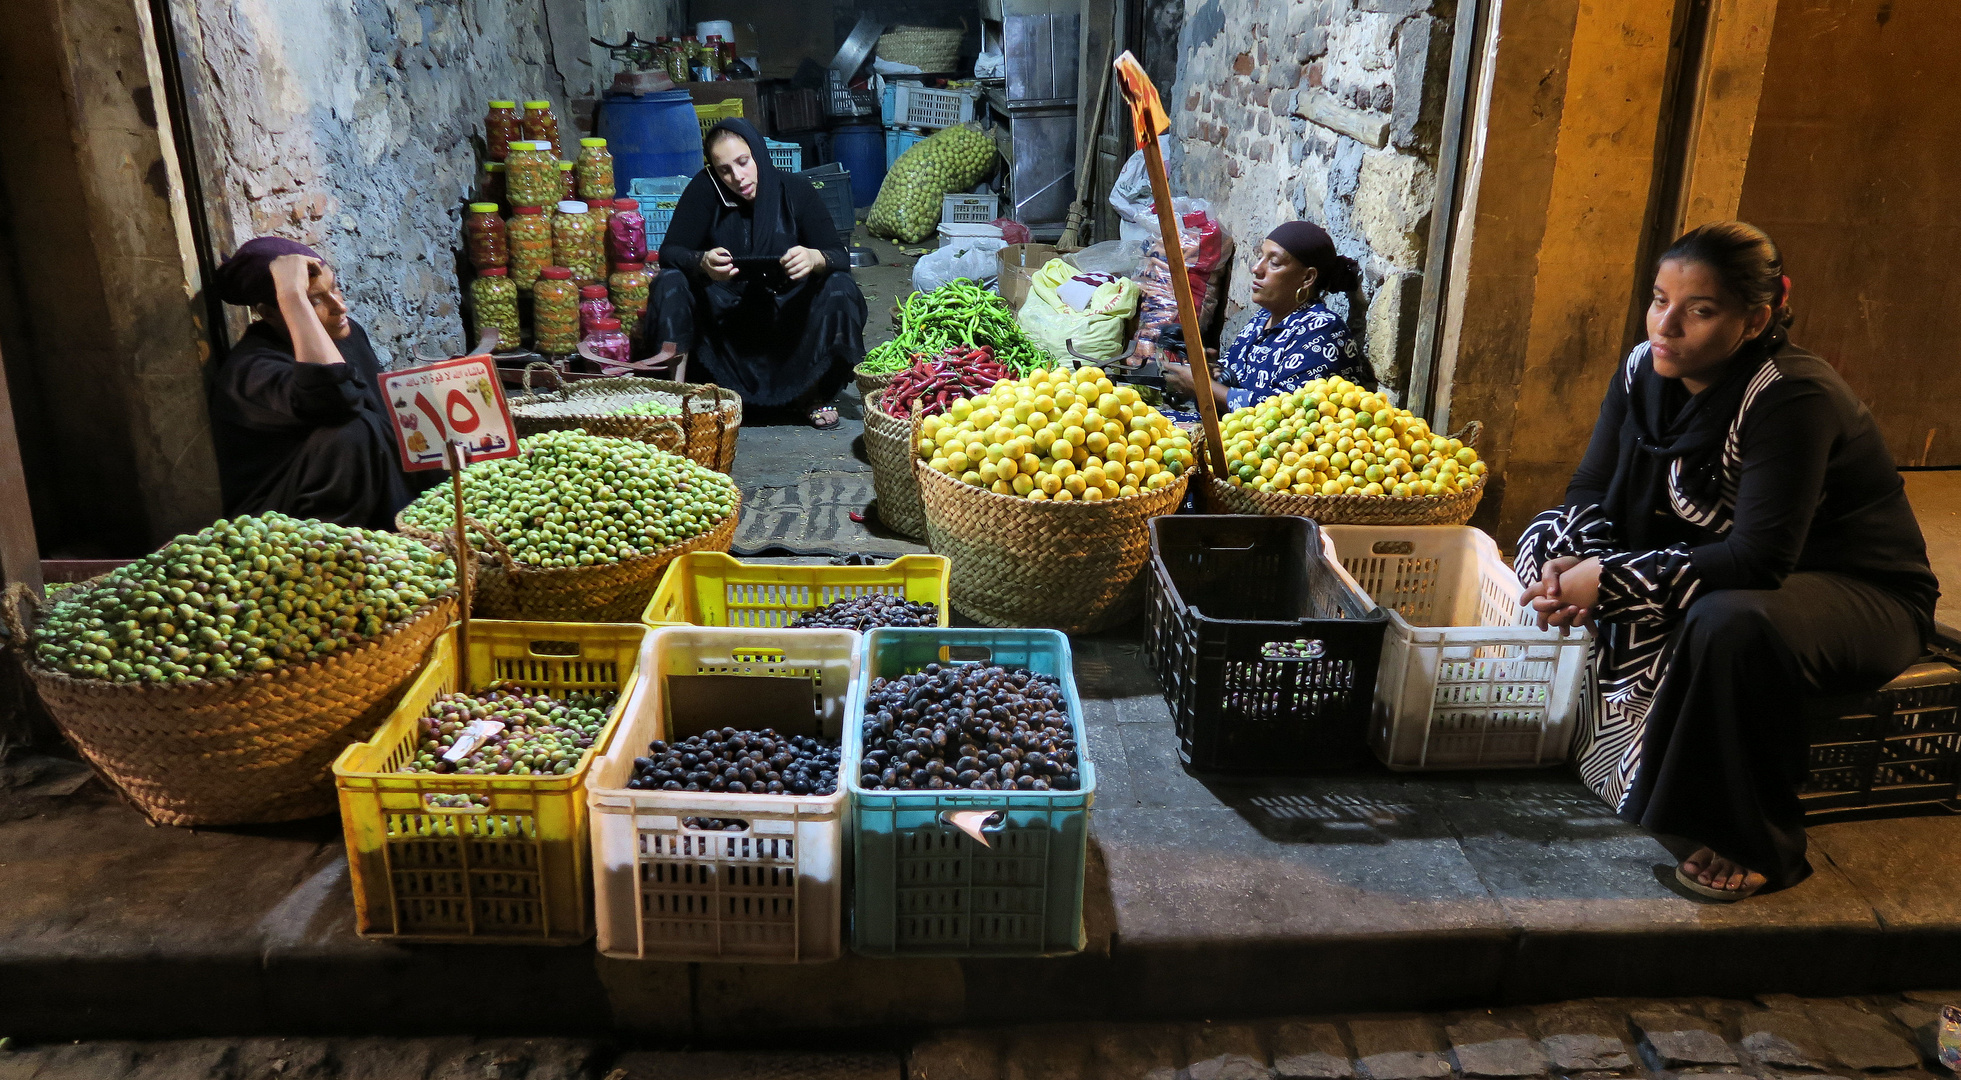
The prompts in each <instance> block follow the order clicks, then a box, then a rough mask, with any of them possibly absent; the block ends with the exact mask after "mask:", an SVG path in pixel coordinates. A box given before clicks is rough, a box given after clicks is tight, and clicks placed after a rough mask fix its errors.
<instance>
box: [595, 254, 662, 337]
mask: <svg viewBox="0 0 1961 1080" xmlns="http://www.w3.org/2000/svg"><path fill="white" fill-rule="evenodd" d="M606 285H607V292H609V293H611V294H612V298H613V307H614V308H615V309H616V314H618V315H619V317H620V322H621V323H622V324H624V325H626V326H629V327H636V326H639V325H640V316H641V314H642V313H644V312H645V311H646V310H647V297H648V294H650V293H651V292H653V285H654V278H653V275H652V274H649V273H648V272H647V268H646V266H645V265H643V264H641V263H633V262H629V263H617V264H615V265H614V267H613V274H612V276H611V277H609V278H607V279H606Z"/></svg>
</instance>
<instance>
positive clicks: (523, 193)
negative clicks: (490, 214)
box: [504, 140, 564, 206]
mask: <svg viewBox="0 0 1961 1080" xmlns="http://www.w3.org/2000/svg"><path fill="white" fill-rule="evenodd" d="M504 165H505V169H504V188H505V191H506V192H507V194H508V196H509V198H510V200H511V203H512V205H515V206H550V205H551V204H553V203H555V202H557V201H558V196H559V193H560V192H561V191H563V190H564V186H563V184H562V183H561V182H560V180H559V179H558V162H556V161H554V160H553V159H552V156H551V152H550V151H547V150H544V149H541V148H540V144H538V143H534V142H530V141H528V140H527V141H519V142H514V143H512V144H511V156H510V157H509V158H508V159H507V160H506V161H505V162H504Z"/></svg>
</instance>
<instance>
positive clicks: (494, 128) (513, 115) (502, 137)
mask: <svg viewBox="0 0 1961 1080" xmlns="http://www.w3.org/2000/svg"><path fill="white" fill-rule="evenodd" d="M522 138H524V121H523V120H522V119H521V118H520V117H519V116H518V111H517V102H515V101H493V102H491V103H490V111H489V112H488V113H486V114H484V118H483V143H484V151H485V153H486V154H487V155H488V156H489V158H490V160H492V161H502V160H504V159H505V158H506V157H509V156H510V153H511V140H512V139H522Z"/></svg>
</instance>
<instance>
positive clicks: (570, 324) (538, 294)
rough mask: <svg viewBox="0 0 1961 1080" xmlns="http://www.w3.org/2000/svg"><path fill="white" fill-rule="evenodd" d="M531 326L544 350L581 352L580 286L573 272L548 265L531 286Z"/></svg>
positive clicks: (542, 351)
mask: <svg viewBox="0 0 1961 1080" xmlns="http://www.w3.org/2000/svg"><path fill="white" fill-rule="evenodd" d="M531 328H532V331H533V333H534V335H535V337H534V342H533V343H534V344H535V345H536V347H537V349H538V351H539V352H541V353H554V354H557V355H560V356H563V355H565V354H567V353H575V352H578V351H579V287H578V286H577V285H575V284H573V282H572V271H570V270H568V269H566V268H565V267H563V266H547V267H545V269H544V272H543V273H541V274H539V275H538V282H537V284H535V285H533V286H531Z"/></svg>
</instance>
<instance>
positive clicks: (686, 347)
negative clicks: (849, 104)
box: [634, 120, 865, 407]
mask: <svg viewBox="0 0 1961 1080" xmlns="http://www.w3.org/2000/svg"><path fill="white" fill-rule="evenodd" d="M720 130H728V131H734V132H735V133H736V134H738V135H741V136H742V137H743V138H744V139H746V140H748V143H749V147H750V152H751V153H752V154H753V155H754V156H755V160H756V174H757V176H756V198H755V200H754V201H753V202H747V203H745V202H743V201H742V200H741V199H739V198H737V197H736V196H735V195H734V194H732V193H731V192H729V190H728V189H727V188H725V187H723V186H722V184H721V182H720V181H719V180H717V179H715V177H714V176H713V175H712V174H711V173H710V172H709V170H707V169H703V170H702V171H701V172H700V173H698V174H696V176H695V178H694V179H693V180H692V181H690V182H689V184H688V187H687V190H685V191H684V192H682V194H681V201H680V203H679V205H677V206H676V207H675V208H674V217H673V219H672V220H671V221H670V222H669V223H668V227H667V235H666V237H665V238H664V239H663V240H662V242H661V246H660V262H661V267H662V270H661V274H660V276H659V277H658V278H657V279H656V280H655V282H654V288H653V293H652V296H651V297H650V298H649V301H648V305H647V311H646V314H645V315H643V316H642V317H641V322H640V326H639V329H638V332H637V333H636V334H635V335H634V340H635V348H634V356H635V358H636V359H644V358H646V357H648V356H651V355H653V354H654V353H655V352H657V351H659V349H660V347H661V344H662V343H663V342H668V341H671V342H674V343H675V344H676V345H677V346H678V347H679V348H680V349H681V351H683V352H685V353H687V354H688V357H689V371H690V375H689V377H690V378H691V379H692V380H693V381H695V382H703V381H709V380H712V381H714V382H715V383H716V384H718V385H721V386H725V387H728V388H729V389H731V390H734V391H736V392H737V393H739V394H741V395H742V400H743V402H744V403H745V404H749V405H757V406H765V407H767V406H778V405H791V404H796V405H804V406H808V405H815V404H820V403H822V402H825V401H829V400H830V399H831V397H832V396H833V395H835V394H836V393H837V392H838V390H839V389H841V388H842V387H843V386H844V384H845V383H846V382H847V381H849V380H850V377H851V368H852V367H853V366H854V365H856V364H857V363H858V362H859V361H860V360H863V359H864V356H865V297H864V294H863V293H861V292H859V291H858V283H857V282H855V281H853V280H852V279H851V257H850V253H849V251H848V250H847V248H846V246H845V241H843V240H841V239H840V238H839V237H838V234H837V228H836V226H835V225H833V224H832V222H831V215H830V212H829V211H828V210H827V209H825V207H824V203H823V201H822V199H820V198H819V197H818V195H817V190H816V189H815V188H813V187H811V186H810V182H809V181H807V180H805V179H803V178H802V177H800V176H797V175H796V174H794V173H785V172H781V171H779V170H778V169H776V168H775V167H774V166H773V165H771V164H770V161H769V149H768V147H767V146H766V145H765V144H764V142H763V137H762V136H761V135H759V134H757V133H756V130H755V129H754V128H752V127H750V126H749V124H748V123H746V122H745V121H741V120H724V121H723V122H721V123H720V124H717V125H716V126H715V127H714V128H713V129H711V130H710V134H709V138H711V139H712V138H714V133H715V132H716V131H720ZM792 246H800V247H807V248H812V249H814V250H816V251H819V252H822V253H823V255H824V262H825V265H826V266H827V267H828V272H825V273H817V274H812V275H811V276H810V277H807V278H805V279H804V280H803V281H801V282H798V283H796V285H794V286H793V287H791V288H789V289H787V290H785V291H783V292H780V293H778V292H773V291H771V290H770V289H769V288H768V287H766V286H765V284H764V283H763V282H761V281H760V280H757V281H745V280H743V278H742V277H741V276H737V277H736V278H734V279H733V280H730V281H721V282H718V281H712V280H710V279H709V278H708V276H707V275H705V274H703V273H702V271H701V262H702V258H703V256H704V255H706V254H707V253H708V252H709V251H711V250H713V249H715V248H718V247H721V248H727V249H728V250H729V252H730V253H731V254H733V255H734V256H735V257H736V258H756V257H768V258H779V257H781V256H782V255H783V253H784V252H786V251H788V250H790V248H791V247H792Z"/></svg>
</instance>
